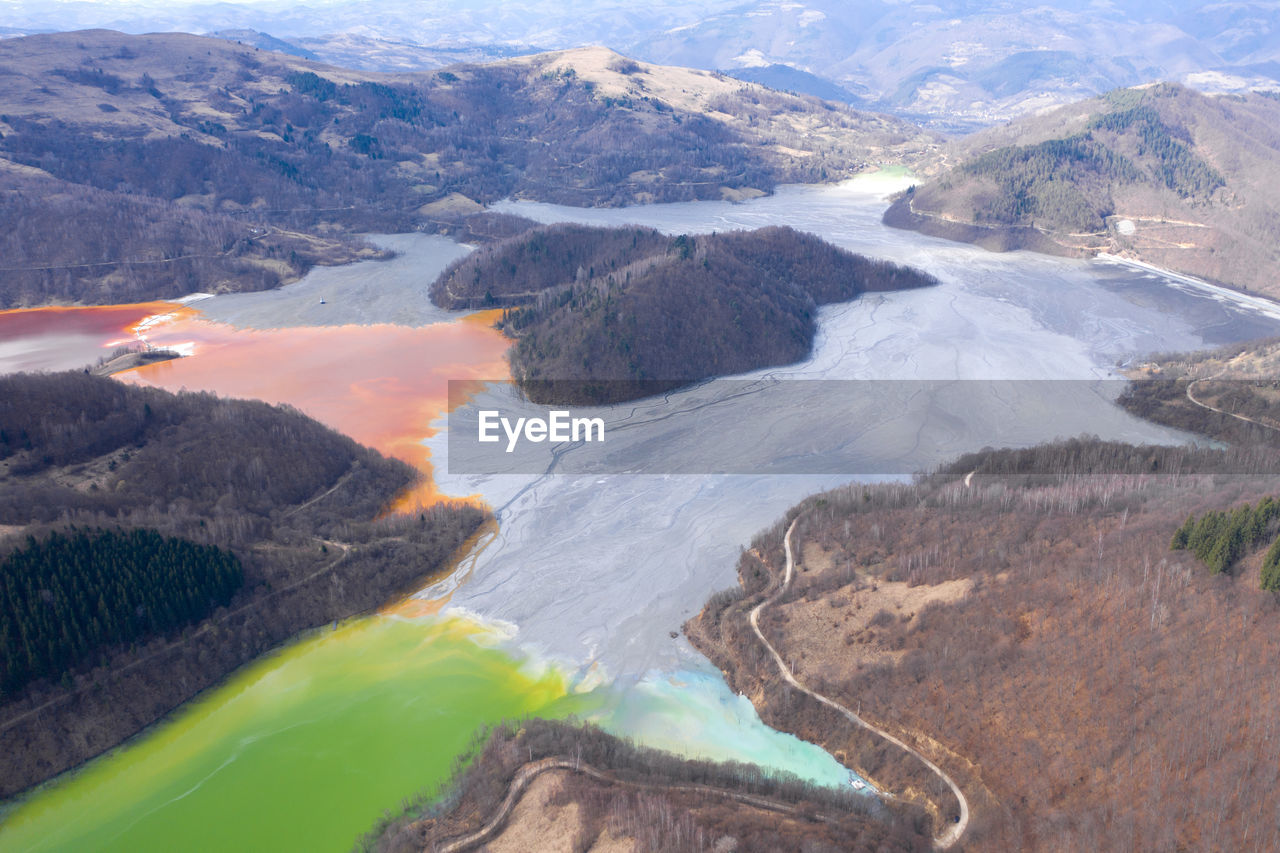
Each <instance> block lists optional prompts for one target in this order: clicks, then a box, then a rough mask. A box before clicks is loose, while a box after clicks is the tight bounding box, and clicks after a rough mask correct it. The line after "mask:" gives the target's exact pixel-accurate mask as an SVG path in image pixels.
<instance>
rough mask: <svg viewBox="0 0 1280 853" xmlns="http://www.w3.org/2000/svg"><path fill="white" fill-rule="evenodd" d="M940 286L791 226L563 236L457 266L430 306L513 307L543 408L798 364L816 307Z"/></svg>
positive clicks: (521, 364) (519, 240)
mask: <svg viewBox="0 0 1280 853" xmlns="http://www.w3.org/2000/svg"><path fill="white" fill-rule="evenodd" d="M933 284H937V279H935V278H934V277H933V276H931V275H929V274H927V273H923V272H921V271H919V270H916V269H913V268H911V267H904V266H899V265H897V264H893V263H889V262H887V261H877V260H872V259H870V258H866V257H863V256H861V255H855V254H853V253H851V252H848V251H846V250H844V249H841V248H838V247H836V246H833V245H831V244H830V243H827V242H825V241H823V240H822V239H821V238H819V237H816V236H814V235H812V234H805V233H802V232H799V231H796V230H794V229H792V228H787V227H777V226H771V227H766V228H757V229H756V230H754V231H729V232H724V233H718V234H707V235H698V236H689V235H680V236H677V237H670V236H666V235H664V234H661V233H660V232H658V231H655V230H653V229H649V228H598V227H590V226H583V225H553V226H549V227H540V228H535V229H532V230H530V231H527V232H525V233H523V234H520V235H518V236H516V237H513V238H511V239H509V240H505V241H503V242H501V243H497V244H495V245H492V246H487V247H485V248H484V249H482V250H480V251H478V252H474V253H472V254H471V255H469V256H467V257H465V258H462V259H461V260H459V261H456V262H455V263H453V264H452V265H450V267H449V268H448V269H446V270H445V271H444V272H443V273H441V275H440V277H439V278H438V279H437V280H436V281H435V282H434V283H433V284H432V286H431V297H432V299H433V300H434V301H435V302H436V303H437V304H439V305H443V306H445V307H452V308H464V307H465V308H486V307H489V308H491V307H495V306H502V307H504V308H506V309H508V310H506V311H505V312H504V314H503V328H504V330H505V331H506V332H507V333H508V334H510V335H512V336H513V337H515V338H516V343H515V346H513V347H512V349H511V351H510V353H509V355H508V358H509V359H510V362H511V374H512V376H513V377H514V378H515V379H516V381H517V382H518V383H519V384H520V387H521V390H522V391H523V392H524V393H525V394H526V395H527V396H528V397H529V399H531V400H534V401H535V402H540V403H541V402H547V403H557V404H583V403H613V402H619V401H623V400H634V399H639V398H642V397H646V396H649V395H652V394H656V393H659V392H662V391H666V390H668V389H671V388H677V387H680V386H682V385H686V384H688V383H690V382H693V381H696V380H699V379H704V378H706V377H709V376H723V375H727V374H733V373H742V372H745V371H748V370H754V369H757V368H761V367H768V366H772V365H778V364H789V363H792V362H795V361H799V360H800V359H802V358H804V357H805V356H806V355H808V354H809V350H810V348H811V346H812V345H813V336H814V333H815V330H816V328H817V322H816V314H817V309H818V306H819V305H825V304H829V303H833V302H846V301H848V300H851V299H855V298H857V297H858V296H859V295H860V294H862V293H865V292H868V291H890V290H904V289H907V288H914V287H928V286H930V285H933Z"/></svg>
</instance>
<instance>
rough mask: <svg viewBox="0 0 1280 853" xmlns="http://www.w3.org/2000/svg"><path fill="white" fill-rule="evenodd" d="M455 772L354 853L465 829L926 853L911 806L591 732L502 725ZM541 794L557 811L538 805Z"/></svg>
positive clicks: (401, 848)
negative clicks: (505, 811)
mask: <svg viewBox="0 0 1280 853" xmlns="http://www.w3.org/2000/svg"><path fill="white" fill-rule="evenodd" d="M547 765H551V766H549V767H548V766H547ZM457 767H458V769H457V772H456V775H455V777H454V778H453V779H452V780H450V781H449V783H448V784H446V785H444V786H443V791H424V792H422V794H421V795H420V796H419V797H418V798H416V799H415V800H413V801H409V802H406V803H405V808H404V813H403V814H401V815H397V816H395V817H392V816H391V815H388V816H387V818H386V819H384V820H383V821H381V822H380V823H379V825H378V826H376V827H374V828H373V829H372V830H371V831H370V832H369V833H368V834H367V835H366V836H365V837H364V838H363V839H361V841H360V843H359V844H358V845H357V849H359V850H362V851H365V853H406V851H419V850H431V849H437V848H439V847H443V846H444V843H447V842H448V841H449V840H451V839H457V838H460V837H465V836H468V835H470V834H472V833H480V834H482V835H483V836H484V837H483V838H482V839H480V840H482V841H486V840H487V841H488V842H490V843H492V845H493V847H494V848H496V849H505V848H506V847H507V845H508V844H510V845H511V846H513V847H516V848H517V849H520V848H522V847H523V846H524V845H525V844H527V843H528V842H527V840H528V839H529V838H530V837H535V838H538V839H539V840H540V843H542V844H544V845H545V844H546V843H547V840H548V839H550V838H564V837H569V838H577V839H585V841H583V842H581V844H580V846H586V845H588V844H592V843H593V842H597V843H598V842H601V841H606V842H609V843H610V844H611V845H616V846H618V847H622V845H623V844H626V845H627V846H626V847H624V848H622V849H629V850H646V851H648V850H654V851H656V850H696V849H699V848H704V849H705V848H707V847H710V846H711V844H708V843H705V842H711V843H712V844H715V843H718V844H719V845H720V846H721V848H722V849H723V848H731V849H733V850H735V851H740V853H773V851H778V850H812V851H835V850H866V851H872V850H874V851H878V853H891V851H902V853H906V851H915V850H920V851H923V850H927V849H929V842H928V839H927V838H926V837H925V834H924V829H925V820H924V816H923V815H922V814H921V813H920V812H919V810H917V809H913V808H912V807H910V806H908V805H903V804H899V803H885V802H881V801H879V800H876V799H874V798H871V797H867V796H863V795H860V794H858V793H856V792H854V791H853V790H852V789H851V788H844V789H840V788H830V787H819V786H816V785H809V784H806V783H802V782H800V781H799V780H798V779H795V778H794V777H791V776H789V775H787V774H782V775H775V774H772V773H770V774H765V773H762V772H761V770H760V769H759V768H758V767H755V766H753V765H745V764H737V763H732V762H730V763H723V764H719V763H713V762H710V761H704V760H698V759H689V758H682V757H679V756H676V755H672V754H671V753H669V752H662V751H659V750H655V749H647V748H642V747H637V746H635V745H634V744H632V743H631V742H630V741H628V740H623V739H620V738H617V737H614V736H613V735H610V734H607V733H606V732H603V731H601V730H600V729H597V728H596V727H594V726H579V725H575V724H573V723H568V722H559V721H551V720H538V719H532V720H523V721H521V722H519V723H514V722H512V723H507V724H504V725H501V726H498V727H497V728H496V729H495V730H494V731H492V732H482V733H479V735H478V737H477V739H476V746H475V747H474V749H473V750H472V751H471V753H470V754H468V755H464V756H463V757H462V758H461V759H460V760H459V761H458V763H457ZM539 767H546V770H545V771H544V772H543V773H539V774H537V775H536V776H533V782H532V784H530V785H528V786H527V787H525V788H524V789H521V788H520V787H519V786H518V785H516V784H515V782H516V779H517V777H518V776H519V775H520V774H521V773H522V772H525V773H528V772H530V771H532V770H536V769H538V768H539ZM513 790H514V792H515V794H516V795H517V796H515V798H514V800H511V801H507V803H506V804H507V805H516V808H515V809H514V810H513V811H512V812H511V813H510V819H509V820H505V821H501V822H499V824H498V825H497V826H495V827H494V831H492V832H490V833H487V834H484V833H483V830H482V827H483V826H484V824H485V822H486V821H487V820H489V819H491V818H492V817H493V816H495V815H497V814H498V813H499V812H500V810H501V808H502V806H503V804H504V801H505V800H507V798H508V796H509V794H508V792H509V791H513ZM548 794H550V798H551V799H552V802H553V803H555V804H556V805H555V807H553V808H542V807H538V806H535V804H539V806H540V805H541V803H543V802H546V800H545V799H543V798H544V797H547V795H548ZM521 804H523V805H521ZM566 806H568V807H566ZM726 839H727V840H726ZM691 842H692V843H691ZM588 849H592V848H588ZM711 849H714V847H712V848H711Z"/></svg>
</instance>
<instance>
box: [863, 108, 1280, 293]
mask: <svg viewBox="0 0 1280 853" xmlns="http://www.w3.org/2000/svg"><path fill="white" fill-rule="evenodd" d="M1278 127H1280V101H1277V100H1276V99H1275V98H1272V97H1268V96H1266V95H1264V94H1259V93H1254V94H1249V95H1223V96H1219V97H1211V96H1206V95H1201V94H1198V93H1196V92H1193V91H1191V90H1189V89H1186V88H1183V87H1181V86H1177V85H1174V84H1169V83H1161V84H1158V85H1153V86H1148V87H1141V88H1136V89H1118V90H1115V91H1113V92H1110V93H1108V94H1107V95H1105V96H1103V97H1100V98H1095V99H1093V100H1090V101H1084V102H1082V103H1079V104H1074V105H1072V106H1069V107H1063V108H1061V109H1059V110H1056V111H1054V112H1051V113H1048V114H1046V115H1041V116H1035V117H1027V118H1023V119H1019V120H1017V121H1014V122H1011V123H1010V124H1009V125H1007V126H1004V127H998V128H992V129H990V130H987V131H984V132H982V133H978V134H975V135H974V136H973V137H971V138H967V139H963V140H960V141H958V142H956V143H954V144H953V146H952V150H951V152H950V153H949V159H951V160H952V161H953V162H958V165H956V166H954V167H952V168H951V169H950V170H948V171H946V172H944V173H942V174H940V175H937V176H935V177H933V178H932V179H930V180H928V181H926V182H925V183H923V184H922V185H920V186H918V187H916V188H915V189H914V191H912V192H911V193H909V194H908V195H907V196H905V197H904V198H903V199H901V200H900V201H899V202H898V203H897V204H895V205H894V207H893V209H891V210H890V212H889V213H888V214H886V218H885V221H886V222H887V223H889V224H891V225H898V226H901V227H910V228H917V229H919V230H922V231H925V232H926V233H931V234H937V235H939V236H944V237H951V238H953V239H962V240H968V241H971V242H976V243H978V244H980V245H985V246H988V247H989V248H997V249H1008V248H1032V249H1037V250H1042V251H1045V250H1048V251H1056V252H1061V253H1067V254H1092V253H1094V252H1096V251H1107V252H1111V253H1114V254H1120V255H1124V256H1127V257H1133V258H1136V259H1140V260H1143V261H1146V262H1148V263H1153V264H1156V265H1158V266H1162V267H1166V268H1169V269H1173V270H1177V271H1179V272H1185V273H1190V274H1192V275H1196V276H1200V277H1203V278H1207V279H1210V280H1213V281H1218V282H1223V283H1227V284H1231V285H1234V286H1237V287H1242V288H1245V289H1253V290H1259V291H1262V292H1264V293H1267V294H1269V295H1272V296H1280V286H1278V285H1277V284H1276V282H1275V280H1274V276H1273V275H1272V274H1271V271H1273V270H1274V269H1275V268H1276V265H1277V263H1280V254H1277V252H1278V251H1280V250H1278V249H1277V246H1278V245H1280V192H1277V191H1276V190H1275V187H1274V182H1273V181H1272V180H1271V176H1272V175H1274V174H1275V171H1276V168H1277V167H1278V166H1280V131H1277V128H1278Z"/></svg>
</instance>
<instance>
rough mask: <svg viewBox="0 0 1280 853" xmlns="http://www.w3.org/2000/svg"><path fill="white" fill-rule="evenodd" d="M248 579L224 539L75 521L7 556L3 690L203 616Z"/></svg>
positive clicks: (0, 662) (0, 592) (1, 628)
mask: <svg viewBox="0 0 1280 853" xmlns="http://www.w3.org/2000/svg"><path fill="white" fill-rule="evenodd" d="M243 582H244V572H243V571H242V570H241V568H240V561H239V560H238V559H236V556H235V555H234V554H232V553H231V552H229V551H225V550H223V549H221V548H218V547H217V546H215V545H196V544H194V543H191V542H187V541H185V540H182V539H175V538H173V537H162V536H160V535H159V534H158V533H155V532H154V531H150V530H131V531H129V532H128V533H122V532H118V531H114V530H100V531H95V532H93V533H92V534H90V533H88V532H86V531H84V530H73V531H71V533H70V534H62V533H53V534H51V535H49V536H48V537H47V538H45V539H43V540H40V541H37V540H36V539H35V537H28V538H27V544H26V545H24V546H22V547H21V548H19V549H18V550H16V551H14V552H12V553H10V554H9V555H8V556H7V557H5V558H4V560H3V561H0V603H2V605H3V609H0V638H3V640H4V642H3V644H2V645H0V699H3V698H4V697H5V696H7V695H9V694H11V693H13V692H15V691H17V690H20V689H21V688H23V687H25V686H26V685H27V683H28V682H29V681H31V680H32V679H35V678H50V679H54V680H56V679H58V678H61V677H62V676H63V675H64V674H65V673H67V672H69V671H70V670H71V669H72V667H74V666H75V665H77V664H79V663H82V662H83V661H84V660H85V659H86V658H88V657H89V656H90V655H91V654H92V653H94V652H96V651H99V650H101V649H103V648H106V647H109V646H112V645H115V644H117V643H131V642H133V641H135V640H137V639H140V638H142V637H145V636H147V635H148V634H161V633H165V632H168V631H171V630H173V629H174V628H179V627H182V626H184V625H190V624H191V623H193V622H198V621H199V620H200V619H203V618H204V617H205V616H208V615H209V613H211V612H212V611H213V610H214V609H215V608H217V607H225V606H226V605H227V604H228V603H230V601H231V596H232V595H233V594H234V593H235V591H236V590H237V589H239V588H240V585H241V584H242V583H243Z"/></svg>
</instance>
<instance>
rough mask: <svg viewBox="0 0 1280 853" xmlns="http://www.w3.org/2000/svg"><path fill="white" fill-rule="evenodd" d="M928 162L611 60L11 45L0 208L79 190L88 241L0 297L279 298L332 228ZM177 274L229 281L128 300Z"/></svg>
mask: <svg viewBox="0 0 1280 853" xmlns="http://www.w3.org/2000/svg"><path fill="white" fill-rule="evenodd" d="M933 147H934V140H933V138H932V137H930V136H929V135H927V134H925V133H923V132H922V131H920V130H919V129H918V128H917V127H915V126H913V125H911V124H909V123H906V122H903V121H900V120H896V119H891V118H887V117H884V116H879V115H872V114H868V113H861V112H856V111H854V110H852V109H849V108H848V107H845V106H840V105H834V104H830V103H826V102H823V101H819V100H817V99H815V98H809V97H801V96H796V95H788V94H783V93H778V92H774V91H771V90H769V89H766V88H764V87H763V86H758V85H755V84H751V83H744V82H742V81H738V80H733V79H732V78H728V77H724V76H723V75H717V74H714V73H711V72H706V71H696V70H691V69H683V68H664V67H659V66H654V65H649V64H645V63H639V62H636V61H634V60H629V59H626V58H624V57H622V56H620V55H618V54H615V53H613V52H611V51H608V50H606V49H603V48H586V49H582V50H576V51H566V52H559V53H549V54H538V55H534V56H524V57H519V58H515V59H511V60H507V61H503V62H498V63H492V64H488V65H459V66H452V67H451V68H450V69H448V70H439V71H435V72H430V73H405V74H381V73H374V72H364V71H353V70H343V69H338V68H333V67H330V66H325V65H320V64H317V63H314V62H310V61H308V60H305V59H303V58H301V57H297V56H291V55H287V54H281V53H273V52H269V51H265V50H261V49H259V48H256V47H252V46H249V45H245V44H239V43H235V42H231V41H227V40H224V39H209V38H201V37H197V36H190V35H181V34H171V35H149V36H129V35H124V34H122V33H115V32H109V31H102V30H96V31H87V32H78V33H60V34H53V35H40V36H30V37H26V38H14V39H5V40H3V41H0V204H5V205H7V206H8V207H9V208H10V209H13V210H16V211H19V212H20V213H21V216H22V217H24V218H30V219H32V221H41V220H47V221H56V220H57V219H58V217H59V214H58V213H57V211H55V210H52V209H51V208H50V207H49V204H52V202H49V203H46V199H47V198H51V197H53V196H66V195H75V194H77V193H78V194H80V195H81V196H83V198H82V199H80V201H81V202H83V204H81V207H83V208H84V209H91V210H93V211H95V213H94V217H93V218H94V220H95V221H96V222H99V223H100V225H98V226H95V228H96V230H97V231H99V232H102V233H101V234H100V237H101V239H98V240H97V244H100V245H101V247H102V248H97V247H96V246H95V248H94V249H93V251H87V250H86V252H85V254H83V255H80V256H77V255H76V252H77V250H78V249H80V248H82V247H80V246H79V245H78V244H77V242H76V240H75V238H74V236H72V237H70V238H66V239H58V240H54V239H52V238H42V237H41V234H39V233H35V234H31V235H27V236H25V237H24V239H22V240H21V241H18V242H17V243H16V244H15V245H14V246H13V247H12V252H13V253H11V254H9V255H7V256H6V261H8V262H9V263H8V264H6V266H7V267H9V269H8V270H6V273H7V274H12V275H16V276H18V277H19V278H21V281H19V282H18V285H16V286H15V285H12V284H11V283H9V282H10V281H11V280H10V279H8V278H7V277H6V278H5V279H4V281H5V282H6V285H7V286H6V287H5V288H4V290H8V291H15V290H16V291H20V292H21V293H22V294H24V295H22V296H21V297H12V296H11V297H9V298H8V303H7V304H15V302H16V304H30V303H31V301H32V299H33V297H32V296H31V294H32V293H33V292H34V293H37V294H38V293H41V292H48V293H50V294H51V295H52V294H53V293H55V292H56V294H57V297H58V298H60V299H64V300H77V299H83V300H86V301H111V300H113V299H116V298H117V297H118V296H119V295H120V293H121V291H122V289H123V290H124V291H127V292H128V294H129V296H130V297H131V298H139V297H141V296H145V295H165V296H170V295H176V294H174V293H173V292H171V291H173V290H175V289H176V290H179V291H184V292H189V291H190V290H194V289H203V290H215V289H229V290H236V289H252V288H256V287H262V286H273V284H278V283H280V282H281V281H284V280H288V279H290V278H292V277H296V275H298V274H299V273H300V271H301V270H302V269H303V268H305V266H306V265H308V264H310V263H317V262H320V263H323V262H328V263H333V262H339V261H342V260H349V259H351V257H354V256H356V254H357V253H358V252H359V251H360V247H359V246H352V245H349V244H348V242H347V241H346V240H345V238H344V236H343V235H347V234H350V233H352V232H360V231H365V232H367V231H375V230H384V231H385V230H390V231H403V230H409V229H419V228H426V229H431V230H437V231H440V230H444V231H449V230H454V229H456V228H459V227H462V226H461V223H462V222H463V220H465V219H466V217H467V216H468V215H470V214H473V213H476V212H479V211H480V210H481V206H482V205H484V204H486V203H488V202H491V201H495V200H498V199H501V198H507V197H515V198H533V199H539V200H544V201H555V202H561V203H567V204H576V205H617V204H624V203H634V202H645V201H677V200H689V199H697V198H742V197H749V196H752V195H758V194H760V193H767V192H770V191H772V189H773V188H774V187H775V186H776V185H778V184H780V183H784V182H786V183H796V182H814V181H825V180H835V179H838V178H842V177H846V176H848V175H852V174H854V173H856V172H858V171H860V170H861V169H863V168H865V167H867V166H869V165H873V164H879V163H909V164H914V163H917V162H920V161H921V160H922V159H923V158H925V157H927V156H928V155H929V153H930V151H931V150H932V148H933ZM50 182H53V183H50ZM46 187H53V188H55V189H56V192H52V191H51V190H50V189H46ZM139 205H142V206H145V207H147V210H146V211H145V212H138V213H126V212H124V211H130V210H133V209H134V208H137V207H138V206H139ZM192 217H196V218H200V222H199V223H197V225H191V226H188V225H184V224H181V223H184V222H187V220H190V219H191V218H192ZM201 217H203V218H201ZM197 226H198V227H197ZM153 230H154V231H155V232H156V233H157V235H158V236H157V238H156V242H155V243H154V245H151V244H148V242H147V234H148V233H149V232H151V231H153ZM160 235H163V236H160ZM209 235H215V236H209ZM117 236H118V239H117ZM11 242H12V241H11ZM244 255H247V256H249V259H250V261H252V263H249V261H244V262H243V263H242V262H241V261H242V260H243V257H242V256H244ZM189 258H202V259H205V260H210V259H213V258H217V259H220V260H218V263H219V264H221V266H220V267H219V269H218V270H217V271H215V273H213V274H212V275H213V280H212V281H208V280H206V279H207V278H209V276H207V275H204V274H202V273H201V272H200V271H198V270H192V269H190V268H189V267H183V266H181V265H179V266H178V267H177V269H179V272H180V273H181V274H179V275H176V276H170V277H169V278H168V279H166V281H167V282H169V283H162V282H153V283H152V284H154V286H155V287H163V289H164V292H163V293H159V292H157V293H155V294H148V293H147V292H146V291H147V290H148V289H149V288H150V287H151V286H152V284H148V283H147V282H148V281H149V278H148V276H146V275H143V276H142V281H143V284H142V285H138V284H137V282H138V280H139V279H138V276H137V275H135V272H136V271H137V270H139V269H146V268H147V267H148V266H162V265H167V264H170V263H174V262H175V261H176V260H177V259H189ZM233 261H234V263H233ZM182 263H185V261H182ZM245 263H249V268H245ZM255 264H256V266H257V267H259V268H262V267H267V268H270V269H271V270H274V273H275V278H274V279H271V277H270V276H268V277H266V278H264V277H263V276H262V275H258V274H256V273H255V272H254V270H253V267H254V265H255ZM233 267H234V268H233ZM156 277H159V276H158V274H157V275H156V276H151V278H156ZM118 281H124V282H126V283H128V282H133V283H134V284H133V286H131V287H123V286H117V284H116V282H118Z"/></svg>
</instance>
